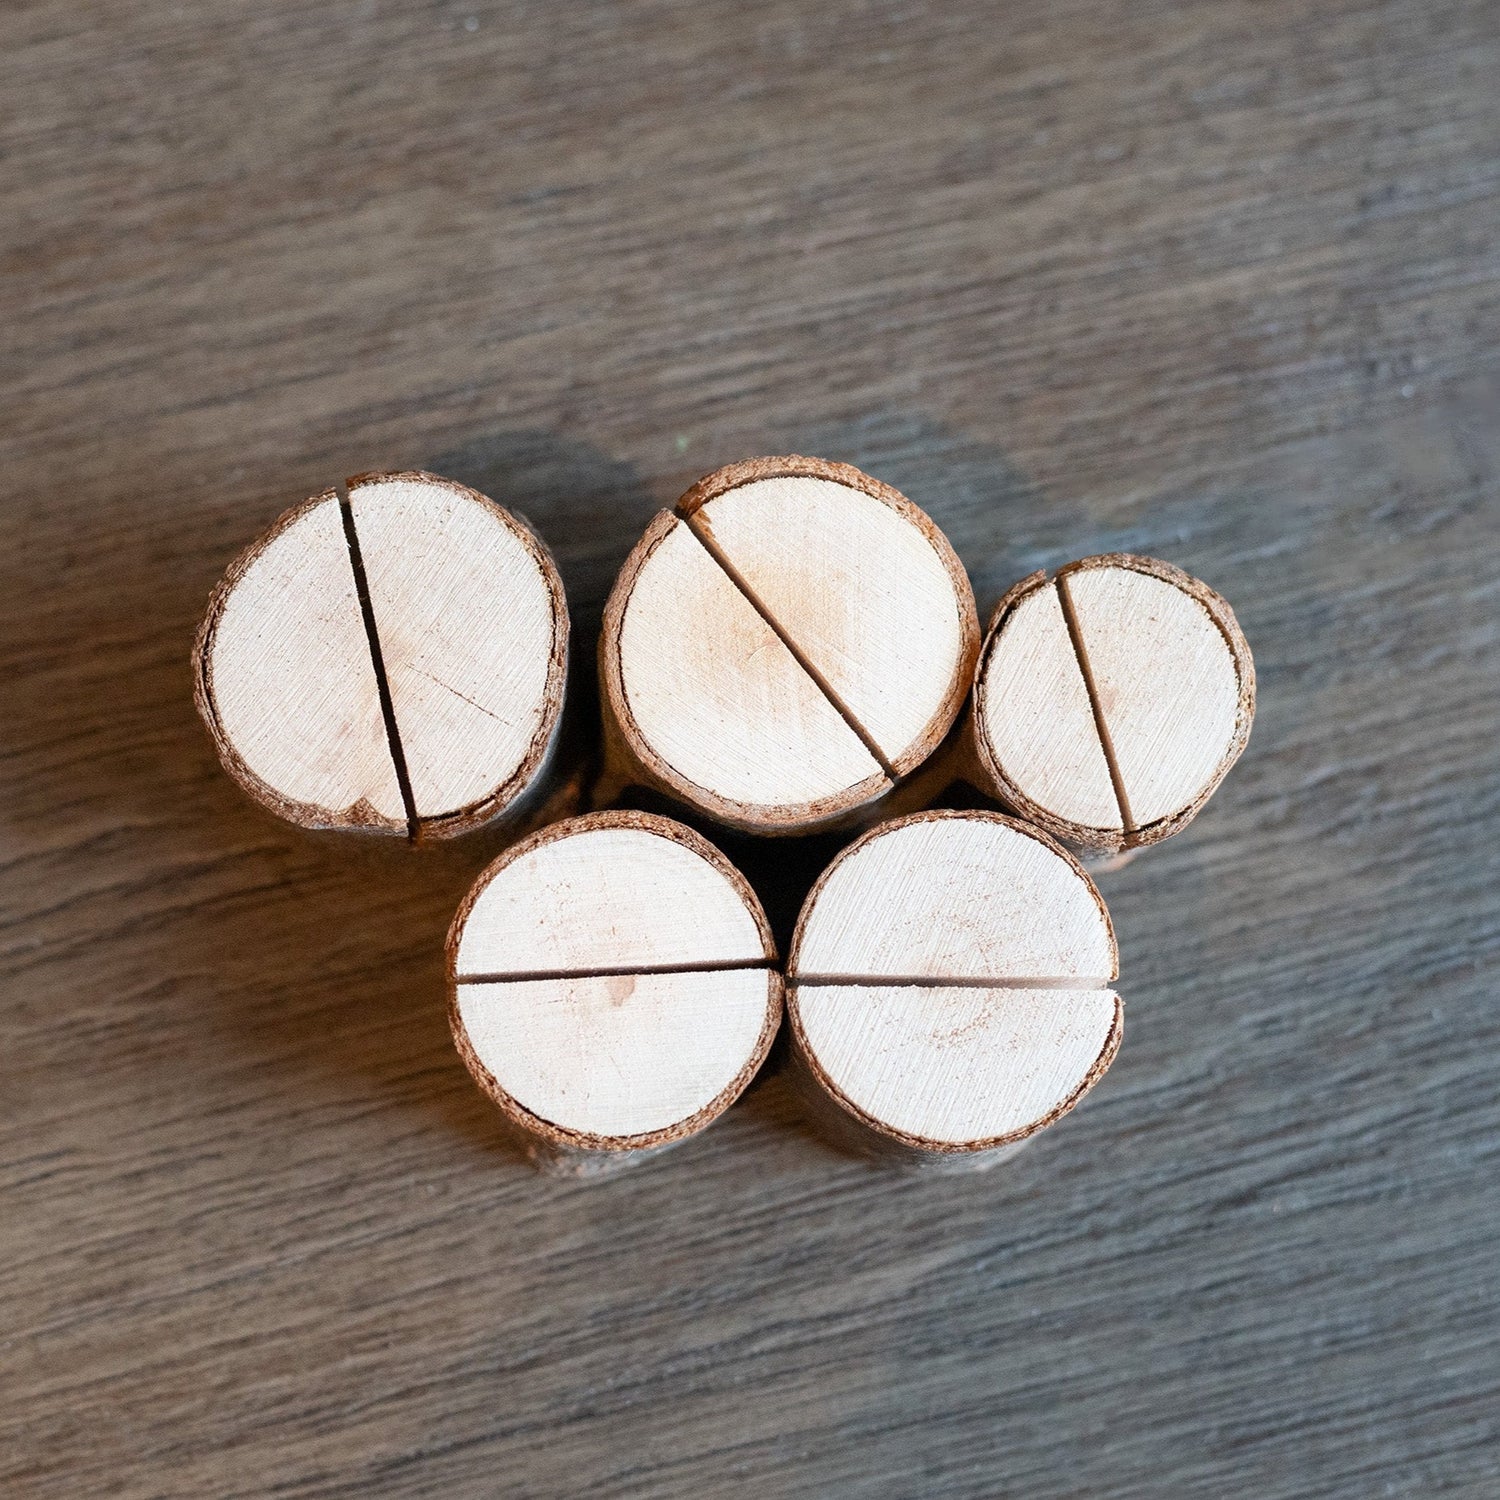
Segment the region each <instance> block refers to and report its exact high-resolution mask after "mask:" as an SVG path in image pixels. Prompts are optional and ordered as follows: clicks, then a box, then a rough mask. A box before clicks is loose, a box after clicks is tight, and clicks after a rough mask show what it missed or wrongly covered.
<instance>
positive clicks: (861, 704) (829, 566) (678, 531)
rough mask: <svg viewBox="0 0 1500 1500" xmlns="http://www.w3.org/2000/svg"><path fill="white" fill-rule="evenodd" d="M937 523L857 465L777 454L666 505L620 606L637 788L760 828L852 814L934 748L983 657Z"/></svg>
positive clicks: (617, 690)
mask: <svg viewBox="0 0 1500 1500" xmlns="http://www.w3.org/2000/svg"><path fill="white" fill-rule="evenodd" d="M978 642H979V630H978V617H977V615H976V613H975V608H974V598H973V592H972V590H971V589H970V587H969V581H968V578H967V576H966V575H965V573H964V570H963V566H962V564H961V563H960V562H959V560H958V558H957V556H956V555H955V554H954V552H953V549H952V547H950V546H949V544H948V542H947V540H946V539H945V538H944V537H943V535H942V533H941V532H940V531H939V530H938V529H937V527H936V526H934V525H933V523H932V522H931V521H930V520H929V519H928V517H927V516H925V515H924V514H923V513H922V512H921V511H920V510H918V509H917V507H916V506H914V505H913V504H912V503H911V502H910V501H909V500H907V499H906V498H905V497H904V496H903V495H901V494H899V493H898V492H897V491H895V490H893V489H891V488H890V486H889V485H885V484H881V483H880V482H879V481H878V480H875V479H872V478H870V476H869V475H867V474H862V473H861V472H860V471H859V470H858V469H854V468H851V467H849V466H848V465H847V464H836V463H828V462H826V461H824V460H822V459H813V458H795V457H793V458H761V459H752V460H749V461H747V462H745V463H739V464H732V465H730V466H729V467H728V468H726V469H720V470H719V471H718V472H717V473H714V474H711V475H709V476H708V478H706V479H704V480H702V481H700V482H699V483H698V484H696V485H695V486H694V487H693V488H692V489H690V490H689V491H688V492H687V494H686V495H684V496H683V498H682V500H681V501H680V502H679V503H678V505H677V508H676V510H675V511H671V512H663V513H662V514H661V515H659V516H657V518H656V519H655V520H654V521H653V522H652V523H651V525H650V527H649V528H648V529H647V531H646V534H645V536H644V537H643V538H642V539H641V541H640V543H639V544H638V545H637V546H636V548H635V550H634V551H633V552H632V553H631V555H630V557H629V559H628V560H627V561H626V564H625V566H624V568H623V569H622V571H621V573H620V576H619V579H618V581H617V582H616V584H615V587H614V590H613V592H612V593H611V595H610V599H609V604H608V607H607V609H606V611H605V618H604V631H603V635H602V638H601V641H600V677H601V684H602V696H603V700H604V712H605V724H606V734H607V739H608V746H609V752H610V756H611V758H612V760H613V761H614V763H615V765H616V766H617V767H622V768H623V769H621V771H620V779H622V780H635V781H639V782H642V783H644V784H645V785H647V786H650V787H653V788H655V789H656V790H658V791H662V792H665V793H667V794H668V795H670V796H673V797H676V798H678V799H679V800H681V801H683V802H685V803H687V804H689V805H690V806H692V807H694V808H696V809H698V810H699V811H701V812H703V813H706V814H707V815H708V816H710V817H713V818H715V819H718V820H719V821H721V822H724V823H728V824H730V825H731V826H733V827H735V828H738V829H741V830H743V831H746V832H752V833H795V832H803V831H806V830H808V829H811V828H815V827H819V826H824V825H827V824H831V823H834V822H837V821H839V820H840V819H843V818H845V817H847V816H848V815H849V814H850V813H852V812H853V811H855V810H856V809H859V808H862V807H865V806H867V805H868V804H870V803H871V802H873V801H874V800H875V799H877V798H879V797H880V796H882V795H883V794H884V793H886V792H888V791H889V790H890V789H891V788H892V787H893V786H894V785H895V784H896V783H897V782H898V781H900V780H901V778H903V777H905V776H906V775H908V774H909V773H910V772H911V771H912V770H914V769H915V768H916V767H917V766H918V765H920V764H921V763H922V761H924V760H925V759H926V758H927V757H928V755H930V754H931V753H932V751H933V750H934V749H935V748H936V746H937V745H938V743H939V742H940V741H941V740H942V738H943V736H944V735H945V734H946V733H947V731H948V729H949V727H950V726H951V725H952V723H953V721H954V718H955V717H956V715H957V714H958V712H959V710H960V708H961V706H962V703H963V700H964V697H965V694H966V693H967V686H966V684H967V682H968V681H969V679H970V676H971V673H972V670H973V665H974V661H975V658H976V656H977V653H978Z"/></svg>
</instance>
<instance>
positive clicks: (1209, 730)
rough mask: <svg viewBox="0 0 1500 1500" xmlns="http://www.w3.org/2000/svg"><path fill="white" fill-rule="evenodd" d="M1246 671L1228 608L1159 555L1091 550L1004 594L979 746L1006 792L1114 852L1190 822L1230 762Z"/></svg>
mask: <svg viewBox="0 0 1500 1500" xmlns="http://www.w3.org/2000/svg"><path fill="white" fill-rule="evenodd" d="M1254 708H1255V668H1254V664H1253V662H1252V659H1251V656H1250V649H1249V646H1248V645H1247V643H1246V642H1245V638H1244V636H1243V634H1242V633H1241V632H1240V629H1239V626H1238V624H1237V623H1236V621H1235V618H1234V614H1233V612H1232V611H1231V610H1230V608H1229V606H1228V605H1227V604H1226V603H1225V602H1224V600H1223V599H1221V598H1220V597H1219V596H1218V595H1217V594H1216V593H1214V591H1213V590H1212V589H1210V588H1209V587H1208V586H1207V585H1206V584H1203V583H1201V582H1199V580H1197V579H1195V578H1193V577H1191V576H1190V575H1189V574H1187V573H1184V572H1182V570H1181V569H1179V568H1175V567H1173V566H1172V565H1171V564H1169V563H1163V562H1159V561H1157V560H1156V559H1154V558H1145V557H1136V556H1133V555H1130V554H1126V553H1114V554H1109V555H1106V556H1101V557H1091V558H1085V559H1083V560H1082V561H1080V562H1076V563H1072V564H1070V565H1069V566H1068V567H1066V568H1063V569H1061V570H1060V571H1059V573H1058V575H1057V577H1056V578H1055V579H1053V580H1050V581H1049V580H1048V579H1047V578H1046V576H1045V575H1043V574H1040V573H1038V574H1034V575H1032V577H1030V578H1027V579H1024V580H1022V582H1021V583H1019V584H1017V585H1016V586H1015V587H1014V588H1013V589H1012V590H1011V591H1010V592H1009V593H1008V594H1007V595H1006V596H1005V598H1003V599H1002V600H1001V601H1000V605H999V606H998V608H997V609H996V611H995V616H994V620H993V622H992V624H991V627H990V633H989V637H988V639H987V640H986V642H985V647H984V651H983V653H982V656H981V659H980V665H979V672H978V677H977V681H976V685H975V696H974V713H973V716H972V735H973V740H974V745H973V749H974V751H975V758H976V759H977V762H978V765H979V767H980V773H981V780H982V781H984V782H985V783H986V784H987V789H988V790H990V791H991V792H993V793H994V794H995V795H996V796H998V797H999V798H1000V799H1001V800H1002V801H1004V802H1006V803H1008V804H1009V805H1010V806H1012V807H1014V808H1015V809H1016V810H1017V811H1019V812H1021V813H1023V814H1025V816H1026V817H1028V818H1029V819H1031V820H1033V821H1034V822H1036V823H1037V824H1038V825H1039V826H1041V827H1042V828H1044V829H1046V830H1047V831H1048V832H1049V833H1052V834H1053V835H1055V836H1056V837H1057V838H1060V839H1062V840H1064V841H1065V842H1067V843H1070V844H1073V845H1075V846H1076V847H1079V848H1083V849H1087V850H1095V851H1101V852H1108V853H1115V852H1119V851H1121V850H1126V849H1134V848H1138V847H1141V846H1144V845H1147V844H1153V843H1157V842H1159V841H1160V840H1162V839H1164V838H1167V837H1169V836H1170V835H1171V834H1173V833H1175V832H1177V831H1178V830H1179V829H1180V828H1183V827H1185V826H1186V824H1187V823H1188V822H1190V821H1191V820H1192V818H1193V817H1194V816H1195V814H1196V813H1197V811H1198V810H1199V808H1201V807H1202V805H1203V804H1204V803H1205V802H1206V801H1207V800H1208V798H1209V797H1210V796H1211V795H1212V793H1213V791H1214V789H1215V788H1216V787H1217V786H1218V785H1219V783H1220V781H1222V780H1223V778H1224V776H1225V774H1226V773H1227V772H1228V770H1229V768H1230V767H1231V766H1232V765H1233V764H1234V762H1235V760H1237V759H1238V757H1239V755H1240V752H1241V751H1242V750H1243V749H1244V747H1245V742H1246V740H1247V739H1248V737H1249V733H1250V724H1251V720H1252V718H1253V715H1254Z"/></svg>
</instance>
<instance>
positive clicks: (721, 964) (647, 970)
mask: <svg viewBox="0 0 1500 1500" xmlns="http://www.w3.org/2000/svg"><path fill="white" fill-rule="evenodd" d="M770 967H771V960H770V959H768V958H741V959H724V958H710V959H704V960H702V961H701V962H697V961H694V962H687V963H678V964H669V963H659V964H613V965H602V966H596V967H593V968H586V969H530V970H522V971H520V972H516V971H512V970H505V971H502V972H500V973H498V974H455V975H454V976H453V982H454V984H530V983H534V982H536V981H539V980H549V979H623V978H630V977H633V976H634V975H637V974H733V973H736V972H738V971H740V970H743V969H769V968H770Z"/></svg>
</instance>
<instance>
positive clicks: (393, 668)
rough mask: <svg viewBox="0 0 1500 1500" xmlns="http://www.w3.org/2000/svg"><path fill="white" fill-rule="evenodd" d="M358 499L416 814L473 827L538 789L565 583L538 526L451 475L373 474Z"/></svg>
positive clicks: (555, 687) (558, 668)
mask: <svg viewBox="0 0 1500 1500" xmlns="http://www.w3.org/2000/svg"><path fill="white" fill-rule="evenodd" d="M349 504H350V508H351V510H352V512H353V518H354V524H355V527H356V529H357V530H358V532H359V537H360V543H361V550H362V552H363V555H364V566H365V574H366V577H367V578H368V580H369V591H370V604H371V608H372V610H373V612H374V616H375V621H376V627H377V629H378V631H379V636H380V649H381V656H382V659H383V661H384V664H385V671H386V676H387V680H388V682H389V684H390V694H391V703H392V708H393V710H394V713H395V722H396V732H397V734H398V735H399V737H400V741H401V748H402V751H403V753H404V755H405V760H406V765H407V768H408V772H409V775H410V778H411V790H412V798H413V804H414V811H415V814H416V817H417V819H418V820H419V824H420V827H421V830H422V832H423V834H424V835H425V834H435V835H439V836H441V835H445V834H451V833H461V832H464V831H466V830H467V829H469V828H473V827H476V826H477V825H478V824H480V823H484V822H487V821H488V820H489V819H490V818H491V817H494V816H495V815H496V814H497V813H499V812H501V811H502V810H503V809H504V808H505V807H506V806H507V805H509V804H510V803H511V802H512V801H514V800H515V798H516V797H517V796H518V795H520V794H521V793H522V792H523V791H524V790H525V789H526V788H527V787H528V786H529V785H530V783H531V781H532V779H533V778H534V776H535V775H536V773H537V772H538V770H539V769H540V767H541V765H542V762H543V760H544V759H545V756H546V753H547V750H548V748H549V746H550V743H551V740H552V737H553V735H554V734H555V732H556V729H557V724H558V720H559V716H560V714H561V712H562V700H563V689H564V683H565V678H566V671H567V642H568V611H567V604H566V601H565V599H564V597H563V589H562V581H561V579H560V578H559V577H558V573H557V569H556V567H555V566H554V564H553V562H552V559H551V556H550V555H549V554H548V552H547V549H546V548H545V547H544V546H543V545H542V543H541V542H540V541H539V540H538V539H537V537H536V536H534V535H533V534H532V532H531V531H530V530H529V529H528V528H527V527H525V526H524V525H522V524H521V523H520V522H519V521H518V520H517V519H516V518H515V517H514V516H512V515H511V514H510V513H509V512H508V511H506V510H504V509H502V508H501V507H500V506H499V505H496V504H495V502H494V501H492V500H490V499H489V498H488V497H486V496H484V495H481V494H480V493H479V492H478V491H477V490H472V489H469V488H468V487H467V486H465V485H461V484H456V483H454V482H453V481H452V480H447V479H440V478H438V477H437V476H435V475H432V474H416V473H414V474H370V475H363V476H361V477H359V478H356V479H353V480H351V481H350V483H349Z"/></svg>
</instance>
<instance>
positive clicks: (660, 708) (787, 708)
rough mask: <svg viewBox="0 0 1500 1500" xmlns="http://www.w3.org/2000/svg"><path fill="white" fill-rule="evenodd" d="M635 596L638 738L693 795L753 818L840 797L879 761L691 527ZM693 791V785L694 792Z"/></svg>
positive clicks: (629, 664) (666, 539)
mask: <svg viewBox="0 0 1500 1500" xmlns="http://www.w3.org/2000/svg"><path fill="white" fill-rule="evenodd" d="M663 525H664V526H665V527H666V535H665V536H663V538H662V540H661V541H660V543H659V544H658V545H657V546H656V547H655V549H654V550H653V551H652V552H651V555H650V556H649V557H648V558H647V559H646V562H645V564H644V565H643V566H642V568H641V570H640V572H639V573H638V574H637V575H636V577H635V580H634V583H633V585H632V587H631V589H630V593H629V597H628V602H627V603H626V605H625V609H624V614H623V617H622V620H621V625H620V637H619V640H620V646H619V656H620V675H621V683H622V687H623V690H624V694H625V698H626V701H627V703H628V706H629V709H630V713H631V715H632V717H633V718H634V719H635V722H636V725H637V726H638V729H639V735H640V738H641V739H642V740H643V741H644V743H645V746H646V748H647V749H649V750H653V751H655V753H656V754H657V755H658V756H660V758H661V759H662V760H663V761H665V762H666V764H667V766H668V767H669V768H670V769H671V770H673V771H675V772H677V774H678V775H679V776H681V777H682V778H684V780H685V781H686V782H688V783H689V784H690V786H691V787H698V788H702V790H703V791H704V792H707V793H709V794H710V795H714V796H718V797H722V798H724V799H726V800H727V801H730V802H734V803H739V804H743V805H744V806H746V807H747V808H750V809H752V810H759V809H775V808H778V807H792V808H795V807H798V806H800V805H803V804H812V803H817V802H820V801H823V800H826V799H829V798H837V797H839V796H840V795H842V794H844V793H846V792H848V790H849V789H850V788H851V787H856V786H860V785H862V784H863V783H865V782H867V781H870V780H871V779H872V778H880V782H879V784H882V785H883V784H884V780H883V774H882V771H881V768H880V765H879V763H878V762H877V761H876V760H875V758H874V757H873V756H872V755H871V754H870V752H869V751H868V750H867V749H866V748H865V746H864V745H863V744H862V743H861V742H860V739H859V737H858V735H856V734H855V732H854V731H853V730H852V729H851V728H850V727H849V725H848V724H847V723H846V722H845V721H844V720H843V718H842V717H841V716H840V715H839V712H838V710H837V709H836V708H834V707H833V705H832V704H831V703H829V701H828V699H827V698H826V697H825V696H824V695H823V693H822V692H821V691H820V690H819V688H818V685H817V683H816V682H814V680H813V679H812V678H811V677H810V676H808V674H807V673H806V672H804V671H803V670H802V668H801V667H800V666H799V665H798V663H797V659H796V657H794V656H793V655H792V653H791V651H790V650H789V649H788V648H787V646H786V645H785V644H784V643H783V642H782V641H781V640H780V638H779V637H778V636H777V634H776V632H775V631H774V630H773V629H772V628H771V626H770V625H768V624H767V623H766V621H765V620H764V619H762V617H761V616H760V615H759V614H757V613H756V611H755V609H754V607H753V606H752V605H751V604H750V603H749V601H748V600H747V599H746V598H745V596H744V595H743V594H742V593H741V592H740V590H739V589H737V588H736V587H735V586H734V584H733V583H732V582H731V581H730V579H729V577H728V575H727V574H726V573H725V572H724V570H723V569H722V568H721V567H720V566H719V565H718V564H717V563H716V562H715V561H714V560H713V558H712V557H711V556H710V555H709V553H708V552H707V551H706V550H705V548H704V547H703V545H702V543H701V542H700V541H699V540H698V538H697V537H696V536H695V535H694V534H693V530H692V528H691V527H690V526H688V525H687V523H686V522H683V521H680V520H677V519H676V518H671V519H670V520H667V521H664V522H663ZM685 790H686V789H685Z"/></svg>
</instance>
